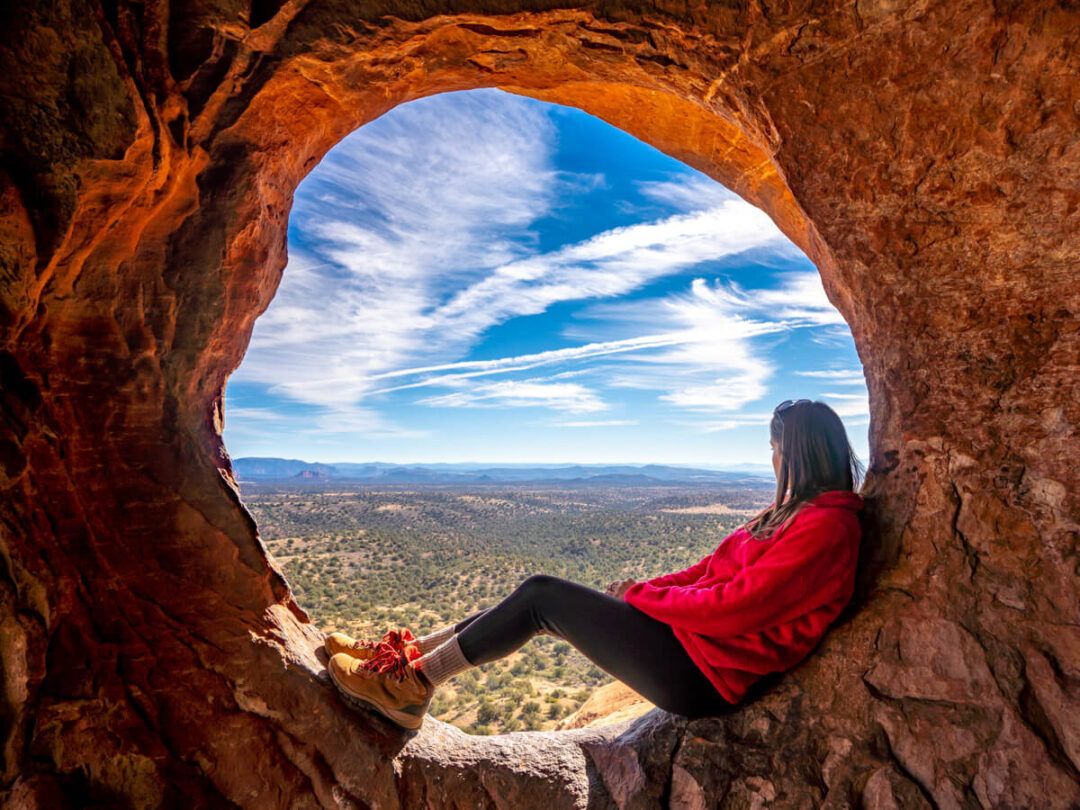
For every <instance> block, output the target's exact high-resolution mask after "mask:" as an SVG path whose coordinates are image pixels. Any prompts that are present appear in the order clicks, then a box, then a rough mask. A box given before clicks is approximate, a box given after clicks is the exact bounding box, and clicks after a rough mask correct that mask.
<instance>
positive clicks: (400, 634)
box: [323, 628, 416, 661]
mask: <svg viewBox="0 0 1080 810" xmlns="http://www.w3.org/2000/svg"><path fill="white" fill-rule="evenodd" d="M415 641H416V639H415V638H413V634H412V632H411V631H409V629H408V628H404V629H402V630H387V631H386V632H385V633H383V637H382V639H381V640H380V641H370V640H369V639H366V638H353V637H352V636H350V635H346V634H345V633H331V634H330V635H328V636H327V637H326V639H325V640H324V641H323V646H325V647H326V652H327V654H329V655H330V656H335V655H337V654H338V653H345V654H346V655H351V656H352V657H353V658H359V659H360V660H361V661H367V660H369V659H370V658H373V657H374V656H375V654H376V653H377V652H378V649H379V644H380V643H386V644H390V645H391V646H393V647H394V648H395V649H398V648H401V647H404V646H406V645H408V644H412V643H413V642H415ZM414 657H415V656H414V655H410V656H409V660H412V659H413V658H414Z"/></svg>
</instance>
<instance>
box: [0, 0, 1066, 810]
mask: <svg viewBox="0 0 1080 810" xmlns="http://www.w3.org/2000/svg"><path fill="white" fill-rule="evenodd" d="M0 32H2V33H0V38H2V39H0V43H2V45H0V95H2V97H3V103H2V104H0V127H2V132H3V139H2V141H0V144H2V149H3V162H2V164H0V199H2V201H3V204H2V206H0V425H2V428H0V489H2V490H3V498H2V500H0V548H2V552H3V553H2V555H0V650H2V673H3V674H2V681H0V683H2V686H3V690H2V697H0V707H2V709H0V750H2V751H3V758H2V774H0V785H2V791H3V795H4V797H5V799H6V802H7V804H8V805H10V806H17V807H34V806H41V807H64V806H76V805H79V804H83V803H86V802H88V801H89V802H97V803H99V804H104V805H111V804H116V805H122V806H136V807H153V806H219V805H226V804H236V805H241V806H256V805H257V806H259V807H269V806H274V807H315V806H326V807H379V808H384V807H396V806H408V807H415V806H428V807H436V806H457V807H488V806H490V807H521V808H525V807H544V808H556V807H583V806H591V807H620V808H631V807H633V808H636V807H654V806H663V805H670V806H677V807H713V806H724V807H765V806H775V807H796V806H797V807H815V806H829V807H849V806H866V807H884V808H888V807H905V808H906V807H924V806H940V807H946V808H961V807H963V808H970V807H979V806H981V807H999V808H1013V807H1045V808H1066V807H1072V806H1076V805H1077V804H1078V803H1080V787H1078V773H1080V757H1078V753H1080V729H1078V726H1077V717H1078V713H1077V710H1076V709H1077V701H1078V699H1080V636H1078V624H1080V616H1078V604H1080V599H1078V598H1077V597H1078V593H1077V590H1078V588H1077V582H1078V578H1077V561H1078V549H1077V545H1078V526H1077V515H1078V514H1080V509H1078V504H1077V492H1080V481H1078V475H1077V469H1078V468H1077V465H1076V462H1075V455H1076V453H1075V451H1076V425H1077V416H1078V413H1077V411H1078V408H1080V390H1078V388H1080V382H1078V381H1080V373H1078V368H1077V357H1080V336H1078V332H1077V319H1076V312H1077V308H1078V305H1080V301H1078V295H1080V285H1078V284H1077V283H1076V282H1077V267H1078V266H1080V241H1078V239H1077V237H1076V234H1077V233H1080V191H1078V189H1080V140H1078V138H1077V135H1076V133H1077V131H1078V129H1080V85H1078V83H1077V82H1076V81H1075V78H1074V77H1075V76H1077V75H1080V41H1078V38H1080V12H1078V11H1077V9H1076V7H1075V5H1074V4H1070V3H1066V2H1051V1H1050V0H1040V1H1036V0H1030V1H1029V2H1025V1H1024V0H1020V1H1018V2H994V3H991V2H988V1H987V2H970V1H969V0H959V2H944V0H941V1H940V2H928V0H916V2H910V3H896V2H890V1H889V0H857V2H854V3H843V4H841V3H828V2H825V3H816V4H813V5H810V4H805V3H778V2H773V0H755V2H747V3H741V2H731V3H709V4H689V5H687V4H680V3H656V4H649V3H634V2H623V3H592V4H585V5H580V4H573V5H571V4H561V3H557V2H531V3H509V2H471V1H470V0H465V1H463V2H455V3H440V2H429V3H423V4H419V3H408V4H382V3H379V2H371V3H350V2H331V1H330V0H306V1H305V0H285V2H276V1H275V2H255V3H252V4H250V5H249V4H246V3H242V2H240V3H225V2H214V0H184V2H175V1H174V2H171V3H169V2H159V3H130V2H128V0H117V2H109V3H100V2H97V1H96V0H58V1H57V2H52V3H37V2H27V3H20V4H10V7H9V8H6V9H5V10H3V11H2V12H0ZM491 86H494V87H502V88H504V89H507V90H510V91H512V92H516V93H521V94H525V95H529V96H533V97H536V98H541V99H546V100H550V101H554V102H559V103H563V104H570V105H574V106H577V107H580V108H582V109H584V110H586V111H588V112H591V113H593V114H595V115H598V116H600V117H601V118H604V119H606V120H607V121H609V122H611V123H613V124H615V125H616V126H619V127H622V128H623V129H625V130H626V131H627V132H629V133H631V134H633V135H635V136H637V137H639V138H641V139H643V140H645V141H647V142H649V143H651V144H653V145H655V146H656V147H658V148H660V149H662V150H664V151H666V152H667V153H669V154H671V155H673V156H675V157H677V158H679V159H681V160H684V161H685V162H687V163H689V164H691V165H693V166H695V167H697V168H699V169H701V170H702V171H704V172H706V173H708V174H709V175H711V176H713V177H715V178H716V179H717V180H719V181H721V182H723V183H724V184H725V185H727V186H729V187H730V188H732V189H734V190H735V191H737V192H738V193H739V194H741V195H742V196H743V197H745V198H746V199H747V200H749V201H751V202H753V203H755V204H756V205H759V206H760V207H762V208H763V209H764V210H765V211H767V212H768V213H769V214H770V216H772V218H773V219H774V220H775V221H776V222H777V223H778V225H779V226H780V227H781V228H782V229H783V230H784V231H785V233H787V234H788V236H790V237H791V239H792V240H794V241H795V242H796V243H797V244H798V245H800V246H801V247H802V248H803V249H804V250H805V251H806V253H807V255H809V256H810V257H811V259H813V260H814V262H815V263H816V264H817V266H818V267H819V269H820V271H821V274H822V278H823V280H824V283H825V287H826V289H827V291H828V294H829V296H830V298H831V299H832V300H833V301H834V303H835V304H836V305H837V307H838V308H839V309H840V311H841V312H842V313H843V314H844V316H845V317H846V318H847V320H848V322H849V324H850V325H851V328H852V332H853V335H854V337H855V341H856V344H857V347H858V350H859V354H860V357H861V358H862V361H863V365H864V368H865V372H866V378H867V383H868V386H869V391H870V403H871V410H872V422H871V426H870V433H871V452H872V459H871V462H872V469H871V474H870V479H869V482H868V484H867V489H866V494H867V495H868V496H871V498H872V509H871V510H870V512H869V514H868V516H867V517H868V533H867V541H866V543H865V549H866V554H865V558H864V560H863V565H864V572H865V573H864V577H863V579H862V585H861V588H860V592H859V595H858V596H857V598H856V600H855V601H854V602H853V604H852V605H851V607H850V609H849V610H847V611H846V612H845V613H844V615H843V616H842V618H841V621H840V622H839V624H838V625H837V626H835V627H834V629H833V630H832V632H831V633H830V634H829V635H828V636H827V637H826V639H825V640H824V641H823V643H822V645H821V646H820V647H819V648H818V650H817V651H816V652H815V654H814V655H813V656H811V657H810V658H809V659H808V660H807V661H805V662H804V663H803V664H801V665H800V666H799V667H797V668H796V669H795V670H793V671H791V672H789V673H787V674H786V675H784V676H782V677H777V678H774V679H769V680H768V682H767V683H764V684H763V685H762V689H761V691H760V692H759V693H756V694H755V696H754V699H753V700H752V701H749V702H747V703H746V704H745V706H743V707H742V708H741V709H740V710H739V711H737V712H734V713H732V714H731V715H727V716H724V717H721V718H713V719H710V720H705V721H696V722H693V723H687V722H685V721H684V720H681V719H679V718H676V717H672V716H669V715H667V714H665V713H663V712H661V711H659V710H656V711H653V712H650V713H649V714H647V715H645V716H644V717H642V718H640V719H637V720H635V721H632V722H629V723H624V724H621V725H617V726H613V727H609V728H604V729H578V730H573V731H565V732H551V733H537V734H529V733H521V734H509V735H504V736H500V737H475V738H474V737H469V736H468V735H465V734H463V733H461V732H459V731H457V730H455V729H452V728H450V727H448V726H446V725H444V724H441V723H438V722H435V721H433V720H429V721H428V722H427V723H425V725H424V728H423V729H422V730H421V732H420V733H419V734H416V735H414V736H405V735H402V734H400V733H399V732H397V731H396V730H395V729H392V728H389V727H387V726H385V725H384V724H382V723H381V722H379V721H377V720H375V719H372V718H369V717H367V716H365V715H359V714H354V713H352V712H350V711H347V710H346V708H345V707H344V706H343V705H342V704H341V703H340V702H339V701H338V700H337V698H336V696H335V694H334V692H333V690H332V689H331V688H330V687H329V685H328V684H327V681H326V676H325V672H324V669H323V662H322V661H320V660H319V659H318V658H317V657H316V653H315V652H314V650H316V648H317V647H318V644H319V634H318V633H317V632H316V631H315V629H314V627H313V625H312V624H311V623H310V622H309V620H308V617H307V616H306V615H305V614H304V611H303V610H302V609H301V608H300V607H299V606H298V605H297V604H296V603H295V601H294V599H293V597H292V594H291V592H290V590H289V586H288V583H287V582H286V581H285V579H284V577H283V576H282V575H281V573H280V571H278V570H277V569H276V568H275V566H274V563H273V561H272V560H271V559H269V558H268V556H267V554H266V550H265V548H264V546H263V544H262V543H261V541H260V539H259V537H258V533H257V530H256V527H255V525H254V522H253V520H252V519H251V517H250V515H249V514H248V513H247V512H246V511H245V509H244V507H243V505H242V503H241V502H240V499H239V496H238V492H237V488H236V483H235V480H234V477H233V475H232V471H231V466H230V461H229V457H228V455H227V453H226V452H225V448H224V447H223V445H222V442H221V436H220V432H221V426H222V420H223V418H224V415H223V413H222V389H223V386H224V382H225V380H226V378H227V376H228V375H229V373H230V372H231V371H232V370H233V369H234V368H235V367H236V366H237V365H238V364H239V362H240V359H241V357H242V355H243V353H244V350H245V347H246V345H247V342H248V339H249V337H250V334H251V328H252V324H253V321H254V319H255V318H256V317H258V315H259V314H260V313H261V312H262V311H263V310H264V309H265V307H266V306H267V304H268V302H269V301H270V299H271V297H272V296H273V294H274V290H275V288H276V286H277V284H278V282H279V279H280V275H281V271H282V268H283V267H284V264H285V248H286V223H287V218H288V215H289V207H290V201H291V196H292V193H293V191H294V189H295V188H296V186H297V184H298V183H299V182H300V180H301V179H302V178H303V176H304V175H305V173H306V172H308V171H309V170H310V169H311V168H312V167H313V166H314V165H315V164H316V163H317V162H318V160H319V159H320V158H321V156H322V155H323V154H325V152H326V151H327V150H328V149H330V148H331V147H332V146H333V145H334V144H335V143H337V142H338V141H339V140H340V139H341V138H342V137H343V136H344V135H346V134H347V133H348V132H350V131H352V130H353V129H355V128H356V127H358V126H361V125H363V124H364V123H365V122H367V121H370V120H371V119H373V118H374V117H376V116H378V115H380V114H381V113H383V112H385V111H386V110H389V109H391V108H392V107H393V106H394V105H396V104H399V103H401V102H403V101H407V100H409V99H412V98H417V97H420V96H423V95H427V94H431V93H437V92H442V91H447V90H457V89H463V88H472V87H491Z"/></svg>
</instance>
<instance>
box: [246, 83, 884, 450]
mask: <svg viewBox="0 0 1080 810" xmlns="http://www.w3.org/2000/svg"><path fill="white" fill-rule="evenodd" d="M288 240H289V263H288V266H287V267H286V269H285V272H284V275H283V277H282V282H281V285H280V287H279V288H278V292H277V295H276V296H275V298H274V300H273V301H272V302H271V304H270V306H269V308H268V309H267V311H266V312H265V313H264V314H263V315H262V316H261V317H260V318H259V319H258V321H257V322H256V324H255V329H254V332H253V335H252V339H251V344H250V346H249V347H248V351H247V354H246V356H245V358H244V361H243V363H242V364H241V365H240V367H239V368H238V369H237V370H236V372H234V374H233V375H232V376H231V377H230V378H229V381H228V384H227V386H226V394H225V419H226V422H225V441H226V446H227V447H228V449H229V452H230V454H231V455H232V456H233V457H234V458H238V457H242V456H278V457H284V458H301V459H304V460H307V461H323V462H334V461H391V462H464V461H481V462H498V463H509V462H522V463H526V462H528V463H539V462H545V463H572V462H579V463H606V462H610V463H677V464H693V465H697V466H710V467H724V466H727V465H730V464H743V463H760V464H767V463H769V457H770V450H769V437H768V421H769V417H770V414H771V411H772V408H773V407H774V406H775V405H776V403H778V402H780V401H781V400H783V399H787V398H799V397H807V398H812V399H820V400H823V401H825V402H828V403H829V404H830V405H831V406H832V407H833V408H834V409H835V410H836V411H837V413H839V414H840V415H841V417H842V418H843V420H844V423H845V425H846V426H847V430H848V435H849V437H850V439H851V441H852V443H853V445H854V447H855V451H856V453H857V454H858V455H859V457H860V458H861V459H863V460H864V461H865V460H866V457H867V452H866V447H867V426H868V421H869V415H868V408H867V394H866V387H865V382H864V379H863V373H862V367H861V365H860V363H859V358H858V355H857V354H856V352H855V347H854V343H853V341H852V338H851V332H850V330H849V329H848V327H847V325H846V324H845V323H844V321H843V318H841V316H840V315H839V313H838V312H837V311H836V310H835V308H833V306H832V305H831V304H830V303H829V301H828V299H827V298H826V296H825V292H824V290H823V289H822V286H821V281H820V278H819V276H818V273H817V270H816V268H815V267H814V265H813V264H812V263H811V262H810V261H809V260H808V259H807V258H806V256H805V255H804V254H803V253H802V252H801V251H800V250H799V249H798V248H796V247H795V246H794V245H792V244H791V242H790V241H788V240H787V238H786V237H784V236H783V234H781V233H780V231H779V230H778V229H777V228H776V226H775V225H774V224H773V222H772V220H771V219H769V217H768V216H767V215H766V214H764V213H763V212H762V211H760V210H759V209H757V208H754V207H753V206H751V205H750V204H749V203H747V202H745V201H744V200H742V199H741V198H740V197H738V196H737V195H735V194H734V193H732V192H730V191H728V190H727V189H726V188H724V187H723V186H721V185H720V184H718V183H716V182H715V181H713V180H711V179H710V178H708V177H707V176H705V175H703V174H701V173H700V172H697V171H695V170H693V169H691V168H689V167H688V166H685V165H684V164H682V163H680V162H678V161H677V160H675V159H673V158H670V157H668V156H667V155H664V154H663V153H661V152H658V151H657V150H655V149H653V148H652V147H650V146H647V145H646V144H644V143H642V142H640V141H638V140H636V139H635V138H633V137H631V136H630V135H627V134H626V133H624V132H622V131H621V130H618V129H615V128H614V127H611V126H609V125H608V124H606V123H604V122H602V121H600V120H599V119H596V118H593V117H592V116H589V115H587V114H585V113H583V112H581V111H579V110H576V109H573V108H569V107H561V106H559V105H554V104H546V103H543V102H539V101H535V100H533V99H528V98H523V97H519V96H515V95H512V94H509V93H504V92H502V91H499V90H475V91H468V92H456V93H446V94H442V95H438V96H433V97H430V98H425V99H420V100H418V101H414V102H410V103H408V104H404V105H401V106H399V107H397V108H395V109H394V110H392V111H390V112H389V113H386V114H385V115H383V116H382V117H380V118H378V119H376V120H375V121H372V122H371V123H369V124H367V125H366V126H364V127H362V128H361V129H359V130H357V131H356V132H354V133H352V134H351V135H350V136H349V137H347V138H346V139H344V140H343V141H342V142H341V143H340V144H338V145H337V146H336V147H335V148H334V149H333V150H331V151H330V152H329V153H328V154H327V156H326V157H325V158H324V159H323V161H322V162H321V163H320V164H319V165H318V166H317V167H315V169H314V170H313V171H312V172H311V174H309V175H308V177H307V178H305V180H304V181H303V182H302V183H301V184H300V187H299V188H298V190H297V192H296V197H295V200H294V203H293V209H292V213H291V216H290V220H289V235H288Z"/></svg>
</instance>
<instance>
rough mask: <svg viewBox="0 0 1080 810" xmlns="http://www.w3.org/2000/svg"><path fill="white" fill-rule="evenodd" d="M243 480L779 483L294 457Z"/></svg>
mask: <svg viewBox="0 0 1080 810" xmlns="http://www.w3.org/2000/svg"><path fill="white" fill-rule="evenodd" d="M233 472H234V473H235V474H236V477H237V478H238V479H239V480H240V481H251V482H258V481H276V482H283V481H289V482H294V483H309V482H311V483H316V482H320V481H322V482H327V481H339V482H355V483H372V484H510V483H514V484H541V483H560V484H574V485H595V486H664V485H672V486H674V485H680V484H725V485H728V486H732V485H740V484H741V485H744V486H753V487H758V486H762V485H764V484H771V483H773V481H774V478H773V471H772V467H770V466H768V465H758V464H736V465H732V468H731V469H728V470H703V469H697V468H694V467H671V466H667V465H663V464H644V465H631V464H551V465H546V464H535V465H526V464H505V465H500V466H487V465H484V464H479V463H471V464H388V463H385V462H380V461H372V462H361V463H353V462H341V463H334V464H320V463H317V462H316V463H313V462H307V461H300V460H299V459H290V458H252V457H248V458H238V459H234V460H233Z"/></svg>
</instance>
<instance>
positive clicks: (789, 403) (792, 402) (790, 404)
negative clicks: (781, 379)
mask: <svg viewBox="0 0 1080 810" xmlns="http://www.w3.org/2000/svg"><path fill="white" fill-rule="evenodd" d="M810 401H811V400H809V399H785V400H784V401H783V402H781V403H780V404H779V405H777V406H776V408H775V409H774V410H773V413H774V414H776V415H777V416H779V415H780V414H782V413H783V412H784V411H786V410H787V409H788V408H794V407H795V406H796V405H800V404H802V403H803V402H810Z"/></svg>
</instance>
